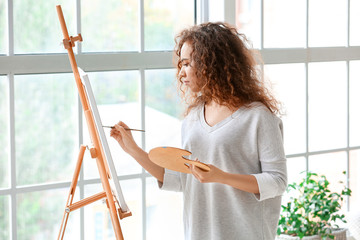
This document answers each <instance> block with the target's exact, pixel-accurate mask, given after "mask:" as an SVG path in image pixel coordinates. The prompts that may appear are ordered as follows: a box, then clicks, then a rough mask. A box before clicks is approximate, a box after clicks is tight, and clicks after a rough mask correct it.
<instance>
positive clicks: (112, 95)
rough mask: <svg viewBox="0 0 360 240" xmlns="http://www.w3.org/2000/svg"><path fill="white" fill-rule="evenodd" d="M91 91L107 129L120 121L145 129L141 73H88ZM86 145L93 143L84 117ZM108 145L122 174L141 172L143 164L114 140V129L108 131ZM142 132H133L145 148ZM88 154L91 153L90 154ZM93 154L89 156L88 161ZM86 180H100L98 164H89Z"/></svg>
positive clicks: (87, 164)
mask: <svg viewBox="0 0 360 240" xmlns="http://www.w3.org/2000/svg"><path fill="white" fill-rule="evenodd" d="M88 75H89V79H90V83H91V88H92V90H93V94H94V96H95V99H96V104H97V108H98V111H99V114H100V117H101V122H102V124H103V125H104V126H113V125H114V124H116V123H118V122H119V121H123V122H125V123H126V124H127V125H129V127H131V128H137V129H140V128H141V117H140V105H139V100H138V98H139V87H138V83H139V72H138V71H122V72H90V73H88ZM83 127H84V128H83V132H84V143H85V144H88V143H90V142H91V141H90V137H89V131H88V128H87V124H86V119H85V117H84V116H83ZM104 131H105V135H106V137H107V142H108V145H109V148H110V152H111V156H112V158H113V161H114V164H115V167H116V172H117V174H118V175H127V174H135V173H140V172H141V168H140V167H139V164H138V163H137V162H136V161H135V160H134V159H133V158H132V157H130V156H129V155H128V154H126V153H125V152H124V151H123V150H122V148H121V147H120V146H119V144H118V142H116V141H115V140H114V139H113V138H111V137H110V129H107V128H104ZM142 134H143V133H141V132H133V136H134V138H135V140H136V142H137V143H138V144H139V146H141V137H142ZM87 152H88V151H87ZM88 157H90V154H88V153H87V154H86V157H85V158H86V159H87V158H88ZM84 169H85V178H98V177H99V172H98V168H97V164H96V161H86V165H85V168H84Z"/></svg>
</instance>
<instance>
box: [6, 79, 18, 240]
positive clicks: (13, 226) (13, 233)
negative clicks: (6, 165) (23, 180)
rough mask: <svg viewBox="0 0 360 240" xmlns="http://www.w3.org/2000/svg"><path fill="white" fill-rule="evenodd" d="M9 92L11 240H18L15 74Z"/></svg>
mask: <svg viewBox="0 0 360 240" xmlns="http://www.w3.org/2000/svg"><path fill="white" fill-rule="evenodd" d="M8 86H9V87H8V91H9V118H8V120H9V138H10V141H9V142H10V151H9V152H10V156H9V161H10V193H11V194H10V196H11V200H10V201H11V202H10V211H9V213H10V229H11V232H10V236H11V239H15V240H16V238H17V236H16V233H17V224H16V211H17V206H16V154H15V99H14V74H9V75H8Z"/></svg>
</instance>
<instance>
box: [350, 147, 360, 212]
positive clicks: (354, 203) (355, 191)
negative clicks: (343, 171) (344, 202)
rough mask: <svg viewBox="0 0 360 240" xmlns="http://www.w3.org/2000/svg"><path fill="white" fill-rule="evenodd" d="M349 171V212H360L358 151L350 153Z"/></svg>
mask: <svg viewBox="0 0 360 240" xmlns="http://www.w3.org/2000/svg"><path fill="white" fill-rule="evenodd" d="M349 170H350V172H349V177H350V179H349V188H350V189H351V191H352V193H351V197H350V210H351V211H353V210H357V211H360V205H359V202H360V174H359V172H360V150H355V151H350V162H349Z"/></svg>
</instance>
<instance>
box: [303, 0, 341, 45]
mask: <svg viewBox="0 0 360 240" xmlns="http://www.w3.org/2000/svg"><path fill="white" fill-rule="evenodd" d="M346 44H347V1H343V0H309V46H310V47H327V46H345V45H346Z"/></svg>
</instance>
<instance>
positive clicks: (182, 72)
mask: <svg viewBox="0 0 360 240" xmlns="http://www.w3.org/2000/svg"><path fill="white" fill-rule="evenodd" d="M179 76H180V77H185V71H184V67H182V68H181V69H180V72H179Z"/></svg>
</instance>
